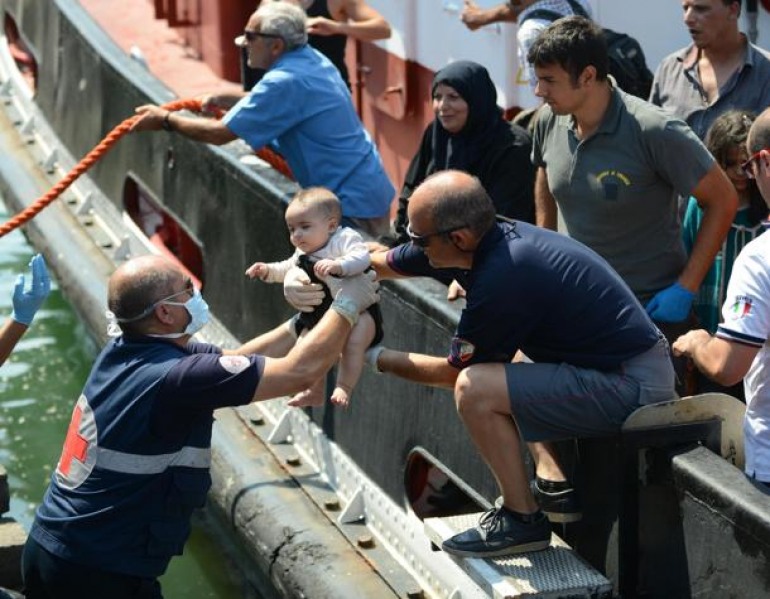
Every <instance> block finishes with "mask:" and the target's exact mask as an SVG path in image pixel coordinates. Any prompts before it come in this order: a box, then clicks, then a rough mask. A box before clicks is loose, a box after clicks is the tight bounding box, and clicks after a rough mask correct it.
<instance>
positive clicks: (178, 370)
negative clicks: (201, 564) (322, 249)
mask: <svg viewBox="0 0 770 599" xmlns="http://www.w3.org/2000/svg"><path fill="white" fill-rule="evenodd" d="M341 285H342V288H341V290H340V291H339V293H338V294H337V296H336V297H335V298H334V301H333V302H332V304H331V310H329V311H328V312H327V313H326V314H324V316H323V318H322V319H321V321H320V322H319V323H318V324H317V325H316V327H315V328H314V329H313V330H312V331H311V332H310V333H308V336H307V338H306V342H305V343H302V344H301V345H299V346H297V347H296V348H295V349H292V350H291V351H290V352H289V353H288V355H286V357H284V358H279V359H272V358H268V357H264V356H260V355H255V354H256V352H257V351H258V350H261V349H262V347H261V341H260V339H259V338H257V339H254V340H252V341H249V342H248V343H246V344H245V345H243V346H241V347H240V348H238V349H237V350H235V351H222V350H221V349H219V348H218V347H215V346H213V345H208V344H204V343H196V342H192V341H191V338H192V335H194V334H195V333H196V332H197V331H198V330H200V328H201V327H202V326H203V325H205V324H206V322H207V321H208V306H207V305H206V302H205V301H204V300H203V298H202V296H201V294H200V292H199V291H198V290H197V289H196V288H195V287H194V286H193V284H192V282H191V280H190V279H189V277H187V276H186V275H185V274H184V273H183V272H182V271H181V270H180V269H179V268H178V267H177V266H176V265H175V264H174V263H172V262H170V261H168V260H166V259H164V258H161V257H158V256H143V257H140V258H135V259H133V260H130V261H128V262H126V263H125V264H123V265H122V266H120V267H119V268H118V269H117V270H116V271H115V273H114V274H113V275H112V277H110V281H109V289H108V294H109V298H108V303H109V308H110V311H111V312H112V317H113V319H114V322H113V323H112V326H111V328H112V330H113V334H117V335H118V336H117V338H116V339H113V340H112V341H110V342H109V343H108V344H107V346H106V347H105V349H104V350H103V351H102V353H101V354H100V355H99V357H98V358H97V359H96V362H95V364H94V366H93V368H92V370H91V374H90V375H89V377H88V380H87V381H86V384H85V387H84V389H83V392H82V394H81V395H80V398H79V399H78V401H77V403H76V405H75V409H74V412H73V415H72V421H71V423H70V426H69V430H68V432H67V438H66V440H65V442H64V449H63V451H62V454H61V458H60V459H59V463H58V465H57V466H56V470H55V472H54V473H53V476H52V477H51V484H50V485H49V487H48V490H47V491H46V493H45V496H44V498H43V503H42V504H41V505H40V507H39V508H38V510H37V513H36V515H35V521H34V523H33V525H32V529H31V531H30V534H29V538H28V540H27V545H26V547H25V550H24V557H23V575H24V584H25V593H26V597H27V599H54V598H60V597H81V598H83V599H97V598H98V599H106V598H109V599H121V598H128V597H134V598H136V597H141V598H143V599H158V598H160V597H162V594H161V589H160V584H159V582H158V580H157V578H158V577H159V576H160V575H161V574H163V573H164V572H165V571H166V567H167V566H168V563H169V561H170V559H171V557H172V556H173V555H179V554H181V553H182V548H183V547H184V544H185V542H186V540H187V537H188V536H189V534H190V517H191V515H192V512H193V510H194V508H196V507H201V506H203V504H204V502H205V499H206V494H207V492H208V489H209V487H210V486H211V477H210V475H209V465H210V462H211V432H212V424H213V411H214V410H215V409H217V408H221V407H226V406H239V405H245V404H247V403H249V402H252V401H260V400H264V399H268V398H271V397H280V396H283V395H286V394H291V393H296V392H299V391H301V390H303V389H305V388H307V387H308V386H309V385H310V384H312V383H313V382H315V381H316V380H318V378H319V377H321V376H322V375H323V374H324V373H325V372H326V371H327V370H329V368H330V367H331V366H332V364H333V363H334V361H335V360H336V358H337V356H338V355H339V353H340V351H341V350H342V348H343V346H344V344H345V341H346V340H347V337H348V334H349V333H350V329H351V327H352V325H353V324H354V323H355V321H356V319H357V318H358V315H359V314H360V312H361V311H362V310H365V309H366V308H367V307H368V306H369V305H371V304H372V303H374V302H375V301H377V285H376V283H374V282H373V281H372V280H371V279H370V278H367V277H366V276H365V275H360V276H357V277H352V278H348V279H345V280H344V281H341Z"/></svg>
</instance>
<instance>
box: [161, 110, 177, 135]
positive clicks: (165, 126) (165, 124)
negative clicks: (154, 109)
mask: <svg viewBox="0 0 770 599" xmlns="http://www.w3.org/2000/svg"><path fill="white" fill-rule="evenodd" d="M170 116H171V111H170V110H169V111H168V112H167V113H166V116H164V117H163V122H162V123H161V124H160V126H161V127H163V130H164V131H168V132H169V133H173V132H174V128H173V127H172V126H171V121H170V120H169V117H170Z"/></svg>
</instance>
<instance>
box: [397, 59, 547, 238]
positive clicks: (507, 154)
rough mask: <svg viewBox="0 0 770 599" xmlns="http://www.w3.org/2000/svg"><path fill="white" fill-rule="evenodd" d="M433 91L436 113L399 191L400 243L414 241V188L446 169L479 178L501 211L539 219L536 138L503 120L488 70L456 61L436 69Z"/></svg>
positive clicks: (527, 220) (466, 62)
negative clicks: (410, 214) (533, 156)
mask: <svg viewBox="0 0 770 599" xmlns="http://www.w3.org/2000/svg"><path fill="white" fill-rule="evenodd" d="M432 91H433V110H434V111H435V113H436V118H435V119H434V120H433V122H432V123H431V124H430V125H428V127H427V129H425V133H424V134H423V137H422V142H421V144H420V148H419V150H418V152H417V154H416V155H415V157H414V158H412V162H411V164H410V165H409V170H408V171H407V173H406V177H405V179H404V186H403V188H402V189H401V193H400V194H399V198H398V214H397V216H396V222H395V223H394V229H395V231H394V232H395V238H396V239H395V241H396V243H406V242H407V241H409V237H408V236H407V235H406V225H407V222H408V218H407V215H406V207H407V205H408V203H409V198H410V197H411V195H412V192H413V191H414V189H415V188H416V187H417V186H418V185H419V184H420V183H422V182H423V181H424V180H425V178H426V177H427V176H428V175H431V174H432V173H435V172H437V171H443V170H447V169H457V170H461V171H465V172H467V173H470V174H471V175H474V176H476V177H478V179H479V180H480V181H481V184H482V185H483V186H484V189H486V191H487V193H488V194H489V196H490V197H491V198H492V202H493V203H494V205H495V208H496V210H497V213H498V214H500V215H502V216H507V217H509V218H515V219H517V220H523V221H526V222H530V223H531V222H534V219H535V204H534V197H533V194H534V184H535V168H534V166H533V165H532V163H531V162H530V151H531V149H532V141H531V139H530V136H529V134H528V133H527V132H526V131H525V130H524V129H523V128H521V127H519V126H518V125H514V124H511V123H508V122H507V121H505V120H504V119H503V114H502V110H501V109H500V108H499V107H498V106H497V91H496V90H495V86H494V84H493V83H492V79H491V78H490V77H489V73H488V72H487V70H486V69H485V68H484V67H483V66H481V65H480V64H477V63H475V62H470V61H464V60H463V61H458V62H453V63H452V64H450V65H448V66H446V67H444V68H443V69H441V70H440V71H439V72H438V73H436V75H435V77H434V78H433V90H432Z"/></svg>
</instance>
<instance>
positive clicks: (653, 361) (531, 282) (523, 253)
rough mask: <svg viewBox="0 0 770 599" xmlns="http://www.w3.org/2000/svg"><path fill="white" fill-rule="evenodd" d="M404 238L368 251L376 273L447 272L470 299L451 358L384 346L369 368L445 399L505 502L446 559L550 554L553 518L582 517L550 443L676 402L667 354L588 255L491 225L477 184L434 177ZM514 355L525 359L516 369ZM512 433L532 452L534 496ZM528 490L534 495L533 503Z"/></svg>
mask: <svg viewBox="0 0 770 599" xmlns="http://www.w3.org/2000/svg"><path fill="white" fill-rule="evenodd" d="M409 224H410V229H409V230H408V232H409V234H410V237H411V242H410V243H407V244H404V245H401V246H399V247H397V248H394V249H392V250H390V251H389V252H387V253H384V252H381V253H376V254H373V255H372V266H373V267H374V268H375V270H376V271H377V273H378V275H379V276H380V277H384V278H391V277H398V276H434V275H435V274H436V272H437V269H447V270H445V272H448V273H449V274H450V276H452V277H454V278H455V279H457V280H458V281H459V282H460V283H461V284H462V286H463V287H464V289H465V290H466V292H467V305H466V307H465V308H464V309H463V312H462V314H461V316H460V322H459V324H458V326H457V331H456V333H455V337H454V339H453V340H452V345H451V349H450V352H449V356H448V357H446V358H445V357H437V356H427V355H423V354H418V353H405V352H401V351H394V350H390V349H384V348H382V347H379V348H372V349H371V350H369V358H370V362H371V363H372V364H373V365H374V366H376V368H377V369H378V370H379V371H381V372H389V373H392V374H395V375H397V376H400V377H402V378H406V379H408V380H411V381H414V382H418V383H422V384H425V385H431V386H437V387H444V388H449V389H454V397H455V403H456V405H457V410H458V412H459V414H460V418H461V419H462V421H463V423H464V424H465V427H466V429H467V430H468V433H469V435H470V437H471V439H472V440H473V442H474V444H475V445H476V447H477V449H478V451H479V453H480V454H481V456H482V458H483V459H484V460H485V461H486V463H487V465H488V466H489V468H490V469H491V470H492V472H493V474H494V476H495V478H496V480H497V482H498V484H499V486H500V490H501V492H502V504H501V505H499V506H496V507H495V508H493V509H492V510H490V511H489V512H488V513H487V514H485V515H484V516H483V517H482V519H481V521H480V522H479V525H478V527H476V528H472V529H470V530H467V531H465V532H463V533H460V534H458V535H456V536H454V537H452V538H451V539H447V540H446V541H445V542H444V544H443V548H444V550H445V551H447V552H450V553H453V554H456V555H461V556H467V557H494V556H501V555H508V554H514V553H519V552H523V551H536V550H541V549H545V548H546V547H548V545H549V543H550V539H551V530H550V526H549V524H548V519H547V518H546V516H547V517H548V518H550V519H551V520H554V521H559V522H567V521H572V520H575V519H577V518H579V517H580V514H579V512H578V510H577V504H576V502H575V500H574V491H573V490H572V488H571V485H570V483H569V481H568V480H567V479H566V477H565V475H564V473H563V470H562V468H561V466H560V465H559V463H558V461H557V460H556V456H555V452H554V448H553V447H552V446H551V445H550V444H549V443H548V442H549V441H555V440H559V439H566V438H572V437H580V436H591V435H606V434H611V433H614V432H616V431H618V430H619V429H620V426H621V425H622V424H623V421H624V420H625V419H626V417H627V416H628V415H629V414H630V413H631V412H633V411H634V410H635V409H637V408H638V407H639V406H641V405H644V404H649V403H656V402H660V401H666V400H670V399H672V398H673V397H674V372H673V367H672V365H671V358H670V355H669V350H668V344H667V342H666V341H665V339H664V338H663V336H662V333H661V332H660V331H659V330H658V329H657V327H655V325H654V324H653V323H652V321H651V320H650V317H649V316H648V315H647V313H646V312H645V310H644V308H642V305H641V304H640V303H639V301H638V300H637V299H636V298H635V297H634V295H633V293H632V292H631V290H630V289H629V288H628V286H627V285H626V284H625V283H624V282H623V281H622V279H621V278H620V276H618V274H617V273H616V272H615V271H614V270H612V268H611V267H610V266H609V265H608V264H607V263H606V262H605V261H604V260H603V259H602V258H601V257H600V256H599V255H598V254H596V253H595V252H593V251H592V250H590V249H589V248H587V247H586V246H584V245H582V244H581V243H579V242H577V241H575V240H573V239H570V238H569V237H567V236H565V235H561V234H559V233H556V232H553V231H548V230H545V229H542V228H539V227H535V226H532V225H529V224H527V223H522V222H517V221H510V222H496V221H495V209H494V205H493V204H492V200H490V199H489V196H488V195H487V194H486V192H485V191H484V188H483V187H482V186H481V184H480V183H479V181H478V180H477V179H475V178H474V177H471V176H470V175H468V174H466V173H462V172H459V171H443V172H441V173H437V174H435V175H433V176H431V177H429V178H428V179H426V180H425V182H424V183H423V184H422V185H420V186H419V187H418V188H417V189H416V190H415V192H414V194H413V195H412V198H411V200H410V202H409ZM519 351H521V352H523V353H524V354H526V356H527V357H528V358H530V359H531V360H533V362H532V363H530V362H526V361H516V362H512V359H513V358H514V356H515V354H516V353H517V352H519ZM519 433H521V436H522V437H523V438H524V439H525V440H526V441H527V442H529V444H530V449H531V451H532V454H533V457H534V458H535V462H536V479H535V481H534V483H535V484H534V485H533V487H532V491H531V490H530V485H529V481H528V479H527V474H526V470H525V468H524V461H523V459H522V455H523V452H524V448H523V447H522V446H521V443H520V441H519V438H520V437H519ZM533 491H534V494H533Z"/></svg>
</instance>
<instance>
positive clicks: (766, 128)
mask: <svg viewBox="0 0 770 599" xmlns="http://www.w3.org/2000/svg"><path fill="white" fill-rule="evenodd" d="M746 145H747V146H748V147H747V148H746V149H747V150H748V151H749V154H756V153H757V152H759V151H760V150H765V149H770V108H767V109H765V110H764V111H763V112H762V113H761V114H760V115H759V116H758V117H757V118H756V119H755V121H754V123H752V125H751V129H750V130H749V136H748V138H747V139H746Z"/></svg>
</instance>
